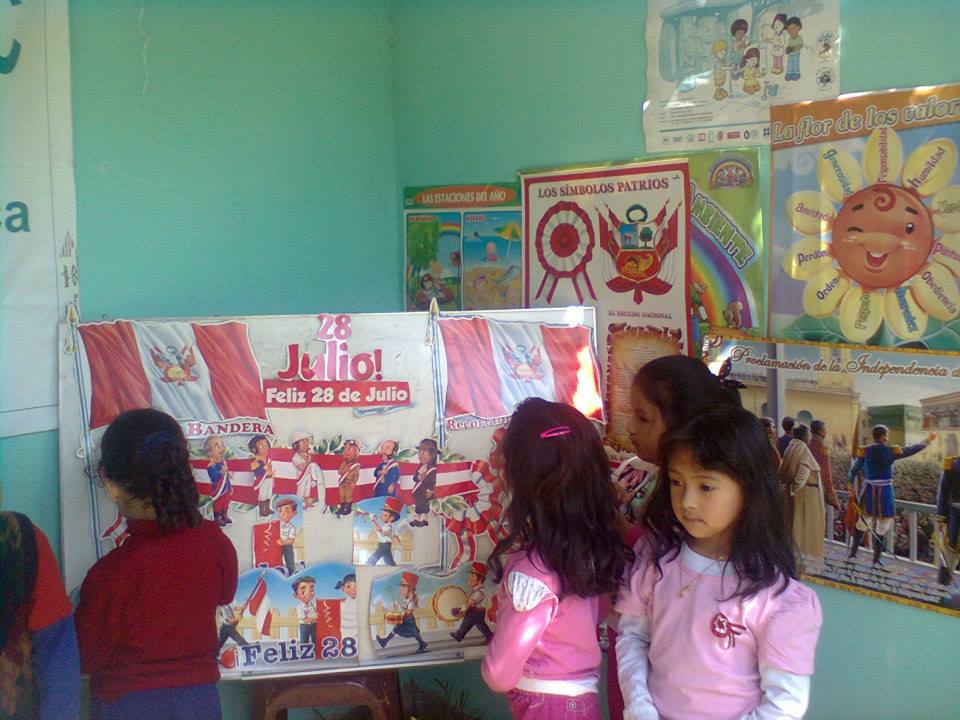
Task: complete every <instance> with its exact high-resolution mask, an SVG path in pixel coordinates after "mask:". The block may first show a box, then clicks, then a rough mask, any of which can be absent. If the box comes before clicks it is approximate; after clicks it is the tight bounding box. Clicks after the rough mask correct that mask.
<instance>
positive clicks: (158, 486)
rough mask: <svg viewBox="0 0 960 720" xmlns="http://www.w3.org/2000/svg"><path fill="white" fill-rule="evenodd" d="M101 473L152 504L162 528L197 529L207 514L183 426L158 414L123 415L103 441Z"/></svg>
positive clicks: (144, 411)
mask: <svg viewBox="0 0 960 720" xmlns="http://www.w3.org/2000/svg"><path fill="white" fill-rule="evenodd" d="M100 455H101V460H100V470H101V472H102V473H103V474H104V475H105V476H106V477H108V478H109V479H110V480H111V482H113V483H116V484H117V485H118V486H120V487H121V488H123V489H124V490H125V491H126V492H127V493H129V494H130V495H131V496H132V497H135V498H138V499H141V500H149V501H150V502H151V503H152V504H153V508H154V510H155V512H156V515H157V524H158V525H159V526H160V527H163V528H177V527H182V526H188V527H196V526H198V525H199V524H200V522H201V520H202V516H201V515H200V509H199V495H198V493H197V485H196V482H195V481H194V479H193V472H192V471H191V469H190V453H189V451H188V449H187V440H186V438H185V437H184V435H183V431H182V430H181V429H180V425H179V424H178V423H177V421H176V420H174V419H173V418H172V417H170V416H169V415H167V414H166V413H163V412H160V411H159V410H152V409H149V408H144V409H141V410H128V411H126V412H124V413H121V414H120V415H118V416H117V417H116V419H115V420H114V421H113V422H112V423H110V427H108V428H107V430H106V432H105V433H104V434H103V440H102V441H101V443H100Z"/></svg>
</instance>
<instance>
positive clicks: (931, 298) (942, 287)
mask: <svg viewBox="0 0 960 720" xmlns="http://www.w3.org/2000/svg"><path fill="white" fill-rule="evenodd" d="M911 289H912V291H913V297H914V298H915V299H916V301H917V302H918V303H919V304H920V307H922V308H923V309H924V310H926V311H927V312H928V313H930V315H932V316H933V317H935V318H936V319H937V320H943V321H947V320H953V319H954V318H955V317H956V316H957V313H958V312H960V290H958V289H957V279H956V278H955V277H954V276H953V273H951V272H950V271H949V270H948V269H947V268H946V267H945V266H943V265H941V264H940V263H935V262H934V263H930V264H929V265H927V266H926V267H925V268H923V270H921V271H920V272H918V273H917V274H916V275H915V276H914V277H913V280H912V284H911Z"/></svg>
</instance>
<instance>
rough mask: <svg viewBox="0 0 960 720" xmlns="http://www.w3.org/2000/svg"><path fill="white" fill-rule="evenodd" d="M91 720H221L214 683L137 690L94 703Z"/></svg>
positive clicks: (218, 698)
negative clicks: (114, 698)
mask: <svg viewBox="0 0 960 720" xmlns="http://www.w3.org/2000/svg"><path fill="white" fill-rule="evenodd" d="M92 710H93V712H92V713H91V718H92V720H222V716H221V714H220V696H219V695H218V694H217V686H216V684H215V683H208V684H206V685H187V686H186V687H175V688H160V689H158V690H137V691H135V692H131V693H127V694H126V695H121V696H120V697H119V698H117V699H116V700H111V701H109V702H100V701H99V700H94V701H93V708H92Z"/></svg>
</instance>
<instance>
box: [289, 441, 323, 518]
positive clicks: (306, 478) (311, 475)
mask: <svg viewBox="0 0 960 720" xmlns="http://www.w3.org/2000/svg"><path fill="white" fill-rule="evenodd" d="M312 445H313V435H311V434H310V433H308V432H306V431H305V430H294V431H293V432H292V433H290V446H291V447H292V448H293V467H294V469H295V470H296V471H297V495H299V496H300V497H302V498H303V508H304V510H306V509H307V508H311V507H313V506H314V505H316V504H317V501H318V500H319V499H320V487H322V486H323V473H322V471H321V470H320V466H319V465H317V464H316V463H315V462H314V461H313V456H312V455H311V446H312Z"/></svg>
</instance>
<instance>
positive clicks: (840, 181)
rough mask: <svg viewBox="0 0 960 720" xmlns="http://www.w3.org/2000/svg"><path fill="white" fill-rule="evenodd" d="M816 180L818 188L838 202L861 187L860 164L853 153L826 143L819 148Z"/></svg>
mask: <svg viewBox="0 0 960 720" xmlns="http://www.w3.org/2000/svg"><path fill="white" fill-rule="evenodd" d="M817 182H818V183H819V184H820V189H821V190H822V191H823V192H825V193H826V194H827V195H829V196H830V199H831V200H833V201H834V202H838V203H842V202H843V200H844V198H846V197H848V196H849V195H853V194H854V193H855V192H857V190H859V189H860V188H862V187H863V178H862V177H861V175H860V165H859V164H858V163H857V161H856V160H855V159H854V157H853V155H851V154H850V153H848V152H847V151H846V150H844V149H843V148H839V147H837V146H836V145H826V146H824V147H823V148H821V149H820V150H819V152H818V154H817Z"/></svg>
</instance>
